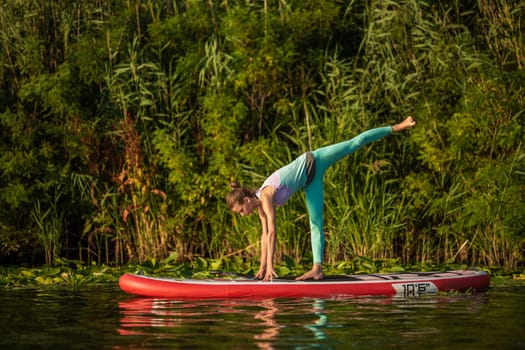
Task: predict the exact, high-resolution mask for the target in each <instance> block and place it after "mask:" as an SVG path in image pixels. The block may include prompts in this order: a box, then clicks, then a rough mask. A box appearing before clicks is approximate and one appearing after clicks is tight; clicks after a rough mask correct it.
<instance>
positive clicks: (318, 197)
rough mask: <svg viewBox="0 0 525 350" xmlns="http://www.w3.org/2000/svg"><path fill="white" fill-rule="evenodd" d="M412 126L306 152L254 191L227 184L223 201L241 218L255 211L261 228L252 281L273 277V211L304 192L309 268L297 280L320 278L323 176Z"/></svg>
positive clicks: (408, 122)
mask: <svg viewBox="0 0 525 350" xmlns="http://www.w3.org/2000/svg"><path fill="white" fill-rule="evenodd" d="M414 125H416V122H415V120H414V119H413V118H412V117H408V118H406V119H405V120H403V121H402V122H401V123H399V124H395V125H393V126H385V127H380V128H376V129H371V130H368V131H365V132H363V133H361V134H359V135H357V136H356V137H354V138H352V139H350V140H347V141H343V142H340V143H337V144H333V145H330V146H326V147H322V148H319V149H316V150H315V151H311V152H306V153H304V154H302V155H301V156H299V157H298V158H297V159H295V160H294V161H293V162H291V163H290V164H288V165H286V166H284V167H282V168H281V169H279V170H277V171H275V172H274V173H273V174H272V175H270V177H268V178H267V179H266V181H264V183H263V184H262V186H261V188H259V189H258V190H257V191H254V190H252V189H249V188H246V187H242V186H240V185H239V184H238V183H237V182H234V183H232V184H231V187H232V191H231V192H230V193H229V194H228V195H227V197H226V201H227V204H228V206H229V207H230V209H231V210H233V211H234V212H236V213H239V214H241V215H248V214H251V213H252V212H253V211H254V210H256V209H257V213H258V214H259V218H260V220H261V225H262V235H261V266H260V268H259V272H258V273H257V274H256V275H255V278H259V279H263V280H264V281H270V280H272V279H273V277H276V276H277V274H276V273H275V271H274V267H273V257H274V253H275V238H276V233H277V230H276V224H275V208H276V207H278V206H281V205H283V204H284V203H286V201H287V200H288V199H289V198H290V197H291V196H292V195H293V194H294V193H295V192H297V191H298V190H300V189H304V191H305V193H306V208H307V209H308V216H309V219H310V230H311V243H312V251H313V260H314V261H313V263H314V265H313V268H312V269H311V270H310V271H308V272H306V273H305V274H304V275H302V276H300V277H297V280H306V279H322V278H323V277H324V275H323V269H322V261H323V249H324V233H323V177H324V174H325V172H326V170H327V169H328V168H329V167H330V166H331V165H332V164H334V163H336V162H337V161H339V160H341V159H342V158H344V157H345V156H347V155H348V154H350V153H352V152H354V151H356V150H357V149H359V148H361V147H363V146H364V145H366V144H369V143H371V142H373V141H376V140H379V139H381V138H383V137H386V136H388V135H391V134H392V133H394V132H399V131H402V130H405V129H407V128H410V127H413V126H414Z"/></svg>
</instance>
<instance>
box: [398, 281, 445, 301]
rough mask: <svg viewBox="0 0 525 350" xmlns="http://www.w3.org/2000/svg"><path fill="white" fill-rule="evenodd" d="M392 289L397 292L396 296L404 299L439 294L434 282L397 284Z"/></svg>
mask: <svg viewBox="0 0 525 350" xmlns="http://www.w3.org/2000/svg"><path fill="white" fill-rule="evenodd" d="M392 287H394V289H395V291H396V296H398V297H404V298H407V297H417V296H419V295H423V294H432V293H437V292H439V289H438V287H437V286H436V285H435V284H434V283H432V282H414V283H395V284H393V285H392Z"/></svg>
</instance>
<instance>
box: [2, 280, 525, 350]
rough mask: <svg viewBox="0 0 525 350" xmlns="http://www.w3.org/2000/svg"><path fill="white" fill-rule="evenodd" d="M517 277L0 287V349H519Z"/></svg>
mask: <svg viewBox="0 0 525 350" xmlns="http://www.w3.org/2000/svg"><path fill="white" fill-rule="evenodd" d="M524 297H525V286H518V287H510V288H507V287H505V288H495V289H490V290H489V291H487V292H486V293H480V294H447V295H432V296H430V295H429V296H424V297H416V298H410V299H396V298H376V297H374V298H364V297H361V298H344V299H343V298H341V299H313V298H303V299H264V300H253V299H252V300H246V299H238V300H193V301H176V300H165V299H148V298H135V297H131V296H128V295H125V294H123V293H122V292H120V291H119V290H118V289H117V288H115V287H107V286H106V287H101V286H94V287H88V288H86V289H83V290H78V291H69V290H60V289H29V288H28V289H3V290H0V310H2V312H1V313H0V329H1V330H2V337H0V348H1V349H164V348H169V349H367V350H369V349H404V350H411V349H421V348H423V347H424V348H425V349H459V348H460V349H462V350H464V349H476V350H478V349H518V348H525V336H524V335H523V330H524V329H525V298H524Z"/></svg>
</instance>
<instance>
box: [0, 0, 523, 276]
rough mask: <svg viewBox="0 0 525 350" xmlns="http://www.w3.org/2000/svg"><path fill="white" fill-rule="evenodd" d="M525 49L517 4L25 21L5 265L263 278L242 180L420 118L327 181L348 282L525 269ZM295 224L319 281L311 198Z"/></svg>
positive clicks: (493, 0)
mask: <svg viewBox="0 0 525 350" xmlns="http://www.w3.org/2000/svg"><path fill="white" fill-rule="evenodd" d="M524 29H525V5H524V4H523V2H522V1H517V0H508V1H504V0H469V1H459V0H438V1H416V0H399V1H389V0H382V1H380V0H368V1H360V0H355V1H353V0H330V1H329V0H287V1H284V0H272V1H270V0H259V1H255V0H248V1H247V0H243V1H235V0H222V1H214V0H210V1H194V0H185V1H179V0H171V1H170V0H166V1H164V0H162V1H161V0H144V1H139V0H95V1H73V0H49V1H38V0H29V1H26V0H5V1H3V2H2V4H0V40H1V45H2V55H0V84H1V85H0V135H1V139H0V172H1V174H2V176H1V177H0V252H1V254H2V256H3V258H2V261H3V262H18V263H20V262H32V263H38V262H40V261H42V262H43V261H45V262H46V263H52V262H53V261H54V260H55V259H56V258H57V257H69V258H75V259H79V260H82V261H86V262H91V261H95V262H98V263H102V262H103V263H115V264H122V263H126V262H130V261H137V262H143V261H146V260H147V259H162V258H165V257H167V256H177V257H178V259H181V260H182V259H194V258H195V257H205V258H213V259H220V258H221V257H228V256H240V257H244V258H246V259H248V260H250V259H256V258H257V242H258V239H259V238H258V236H259V226H258V219H257V218H256V217H255V216H254V217H251V218H239V217H234V216H233V215H231V213H230V212H229V210H228V209H227V208H226V205H225V203H224V196H225V194H226V193H227V191H228V184H229V182H230V181H232V180H239V181H241V182H242V183H244V184H246V185H249V186H253V187H257V186H258V185H259V184H260V183H261V182H262V181H263V179H264V178H265V177H266V176H267V175H268V174H270V173H271V172H273V171H274V170H275V169H276V168H278V167H280V166H282V165H284V164H286V163H287V162H289V161H291V160H292V159H293V158H294V157H295V156H297V155H299V154H301V153H302V152H304V151H306V150H309V149H314V148H317V147H319V146H323V145H327V144H331V143H333V142H336V141H341V140H344V139H347V138H350V137H352V136H354V135H356V134H358V133H359V132H361V131H363V130H365V129H367V128H371V127H376V126H380V125H387V124H392V123H394V122H397V121H399V120H401V119H402V118H404V117H405V116H406V115H409V114H410V115H414V116H415V117H416V119H417V121H418V126H417V127H416V128H415V129H412V130H410V131H409V132H407V133H404V134H402V135H396V136H394V137H391V138H388V139H385V140H382V141H379V142H376V143H374V144H373V145H371V146H369V147H367V148H365V149H362V150H360V151H359V152H357V153H355V154H353V155H351V156H350V157H348V159H347V160H345V161H343V162H341V163H339V164H337V165H336V166H334V168H333V169H332V170H330V171H329V172H328V173H327V175H326V178H325V188H326V195H325V198H326V199H325V213H326V214H325V216H326V219H325V230H326V236H327V248H326V249H327V252H326V259H327V261H328V262H334V261H340V260H349V259H352V258H354V257H356V256H363V257H368V258H373V259H399V261H400V262H401V263H406V264H408V263H412V262H418V263H423V264H424V263H427V262H428V263H442V262H445V263H468V264H475V265H487V266H504V267H506V268H508V269H513V268H515V267H516V266H518V265H523V262H524V255H523V254H524V246H525V245H524V243H525V167H524V165H525V152H524V145H523V141H524V124H525V123H524V111H525V101H524V98H525V97H524V96H525V71H524V65H525V39H524V33H525V30H524ZM278 217H279V226H278V240H279V241H278V247H277V248H278V257H279V258H282V257H291V258H292V259H295V260H296V261H299V260H300V259H301V258H305V259H306V261H309V255H310V243H309V233H308V224H307V217H306V209H305V206H304V201H303V198H302V195H297V196H295V197H294V198H293V199H292V200H291V202H290V203H289V204H288V205H287V206H285V207H283V208H279V209H278ZM170 254H171V255H170ZM173 254H175V255H173Z"/></svg>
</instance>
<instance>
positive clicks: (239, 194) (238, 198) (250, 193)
mask: <svg viewBox="0 0 525 350" xmlns="http://www.w3.org/2000/svg"><path fill="white" fill-rule="evenodd" d="M230 187H231V188H232V190H231V191H230V193H228V194H227V195H226V203H227V204H228V207H229V208H230V209H231V208H233V206H234V205H236V204H243V202H244V198H246V197H249V198H255V191H254V190H252V189H251V188H248V187H243V186H241V184H240V183H238V182H237V181H233V182H231V183H230Z"/></svg>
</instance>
